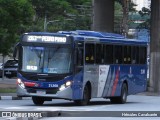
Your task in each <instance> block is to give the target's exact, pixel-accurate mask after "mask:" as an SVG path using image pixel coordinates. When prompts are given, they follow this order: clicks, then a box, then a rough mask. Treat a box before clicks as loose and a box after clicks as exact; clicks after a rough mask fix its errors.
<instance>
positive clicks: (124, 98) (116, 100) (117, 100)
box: [110, 83, 128, 104]
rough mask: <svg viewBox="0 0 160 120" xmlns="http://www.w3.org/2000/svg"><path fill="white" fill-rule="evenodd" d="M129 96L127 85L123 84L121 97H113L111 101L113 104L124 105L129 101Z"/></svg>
mask: <svg viewBox="0 0 160 120" xmlns="http://www.w3.org/2000/svg"><path fill="white" fill-rule="evenodd" d="M127 95H128V89H127V84H126V83H123V85H122V88H121V95H120V96H119V97H112V98H110V100H111V102H112V103H120V104H124V103H126V101H127Z"/></svg>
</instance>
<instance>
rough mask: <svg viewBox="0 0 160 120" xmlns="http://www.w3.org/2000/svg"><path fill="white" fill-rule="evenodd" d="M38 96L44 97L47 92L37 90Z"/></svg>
mask: <svg viewBox="0 0 160 120" xmlns="http://www.w3.org/2000/svg"><path fill="white" fill-rule="evenodd" d="M37 94H42V95H44V94H46V91H43V90H37Z"/></svg>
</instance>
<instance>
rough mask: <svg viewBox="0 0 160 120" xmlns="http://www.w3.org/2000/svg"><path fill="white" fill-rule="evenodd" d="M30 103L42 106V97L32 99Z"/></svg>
mask: <svg viewBox="0 0 160 120" xmlns="http://www.w3.org/2000/svg"><path fill="white" fill-rule="evenodd" d="M32 101H33V103H34V104H35V105H43V103H44V99H43V98H42V97H35V96H33V97H32Z"/></svg>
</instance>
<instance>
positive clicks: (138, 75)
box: [131, 65, 147, 94]
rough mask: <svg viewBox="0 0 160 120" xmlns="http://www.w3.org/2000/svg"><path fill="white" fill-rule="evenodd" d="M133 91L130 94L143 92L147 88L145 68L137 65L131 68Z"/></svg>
mask: <svg viewBox="0 0 160 120" xmlns="http://www.w3.org/2000/svg"><path fill="white" fill-rule="evenodd" d="M132 74H133V82H134V91H132V92H131V94H135V93H139V92H144V91H146V87H147V66H146V65H137V66H133V67H132Z"/></svg>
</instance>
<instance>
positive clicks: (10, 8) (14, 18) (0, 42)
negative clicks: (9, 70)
mask: <svg viewBox="0 0 160 120" xmlns="http://www.w3.org/2000/svg"><path fill="white" fill-rule="evenodd" d="M32 15H33V9H32V5H31V4H30V2H28V0H0V18H1V21H0V53H1V54H2V55H3V56H6V55H9V53H11V48H12V47H13V46H14V44H15V42H16V41H17V40H18V36H19V35H20V34H21V33H22V32H24V31H25V30H26V29H27V28H28V26H29V25H31V23H32V19H33V17H32Z"/></svg>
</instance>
